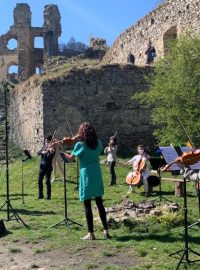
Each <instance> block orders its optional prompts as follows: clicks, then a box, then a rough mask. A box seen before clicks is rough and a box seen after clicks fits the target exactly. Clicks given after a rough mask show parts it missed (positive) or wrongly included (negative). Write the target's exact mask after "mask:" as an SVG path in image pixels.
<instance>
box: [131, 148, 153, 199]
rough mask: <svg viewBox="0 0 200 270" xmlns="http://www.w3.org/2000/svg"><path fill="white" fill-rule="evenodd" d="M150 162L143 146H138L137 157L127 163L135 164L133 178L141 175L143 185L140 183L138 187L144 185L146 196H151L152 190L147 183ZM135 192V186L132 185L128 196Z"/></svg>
mask: <svg viewBox="0 0 200 270" xmlns="http://www.w3.org/2000/svg"><path fill="white" fill-rule="evenodd" d="M148 162H149V155H147V153H146V152H145V151H144V146H143V145H138V146H137V155H135V156H133V157H132V158H131V159H130V160H129V161H127V164H133V177H134V176H135V175H137V174H141V179H142V181H141V183H138V185H137V186H138V187H140V186H141V184H142V182H143V184H144V194H145V196H146V197H147V196H149V193H150V190H149V184H148V181H147V178H148V176H149V170H148ZM131 192H134V185H132V184H131V183H130V185H129V191H128V193H127V194H129V193H131Z"/></svg>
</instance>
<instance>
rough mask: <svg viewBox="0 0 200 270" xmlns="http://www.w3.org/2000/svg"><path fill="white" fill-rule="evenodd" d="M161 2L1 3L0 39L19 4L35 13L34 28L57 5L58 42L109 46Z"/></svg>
mask: <svg viewBox="0 0 200 270" xmlns="http://www.w3.org/2000/svg"><path fill="white" fill-rule="evenodd" d="M159 2H160V1H159V0H123V1H122V0H49V1H46V0H27V1H20V0H17V1H16V0H7V1H6V0H0V35H2V34H5V33H6V32H7V31H8V30H9V28H10V26H11V25H12V24H13V9H14V8H15V6H16V4H17V3H27V4H28V5H29V6H30V8H31V12H32V26H42V24H43V10H44V6H45V5H47V4H57V5H58V8H59V11H60V13H61V24H62V36H61V37H60V39H59V42H60V43H61V42H65V43H66V42H68V41H69V39H70V38H71V37H74V38H75V39H76V41H81V42H84V43H85V44H87V45H88V44H89V40H90V38H91V37H101V38H105V39H106V41H107V44H108V45H109V46H111V45H112V43H113V42H114V41H115V39H116V38H117V37H118V36H119V35H120V33H121V32H123V31H124V30H125V29H127V28H128V27H129V26H131V25H132V24H134V23H135V22H136V21H137V20H139V19H140V18H142V17H143V16H145V15H146V14H147V13H148V12H150V11H152V10H153V9H154V8H155V7H156V6H157V5H158V3H159Z"/></svg>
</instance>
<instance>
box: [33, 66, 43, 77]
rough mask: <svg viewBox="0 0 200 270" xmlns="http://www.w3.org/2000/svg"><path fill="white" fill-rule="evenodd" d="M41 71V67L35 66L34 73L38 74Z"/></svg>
mask: <svg viewBox="0 0 200 270" xmlns="http://www.w3.org/2000/svg"><path fill="white" fill-rule="evenodd" d="M41 73H42V68H41V67H36V68H35V74H36V75H40V74H41Z"/></svg>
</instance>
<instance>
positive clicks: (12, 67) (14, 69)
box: [8, 64, 18, 74]
mask: <svg viewBox="0 0 200 270" xmlns="http://www.w3.org/2000/svg"><path fill="white" fill-rule="evenodd" d="M11 73H16V74H18V65H15V64H13V65H10V66H9V68H8V74H11Z"/></svg>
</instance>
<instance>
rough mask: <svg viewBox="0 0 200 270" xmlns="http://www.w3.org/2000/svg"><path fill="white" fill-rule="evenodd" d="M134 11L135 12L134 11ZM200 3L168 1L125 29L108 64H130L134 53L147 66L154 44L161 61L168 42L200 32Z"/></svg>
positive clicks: (138, 60) (139, 61)
mask: <svg viewBox="0 0 200 270" xmlns="http://www.w3.org/2000/svg"><path fill="white" fill-rule="evenodd" d="M133 12H134V10H133ZM199 17H200V1H199V0H168V1H167V2H166V3H165V4H162V5H160V6H158V8H156V9H155V10H153V11H152V12H150V13H148V14H147V15H146V16H145V17H144V18H142V19H140V20H139V21H138V22H137V23H136V24H134V25H132V26H131V27H129V28H128V29H127V30H125V31H124V32H123V33H122V34H121V35H120V36H119V37H118V38H117V40H116V41H115V43H114V44H113V46H112V48H111V49H110V50H109V51H108V53H107V54H106V55H105V57H104V59H103V62H104V63H126V62H127V56H128V53H129V52H130V51H131V50H132V52H133V54H134V55H135V58H136V61H135V63H136V64H139V65H144V64H145V63H146V55H145V51H146V48H147V44H148V42H149V40H150V41H152V43H153V45H154V47H155V48H156V52H157V58H159V57H163V56H164V55H165V53H167V51H168V41H169V39H171V38H176V37H177V36H179V35H180V34H181V33H184V32H186V31H192V32H193V33H196V34H197V35H198V34H199V33H200V19H199Z"/></svg>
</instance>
